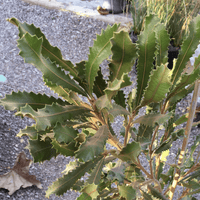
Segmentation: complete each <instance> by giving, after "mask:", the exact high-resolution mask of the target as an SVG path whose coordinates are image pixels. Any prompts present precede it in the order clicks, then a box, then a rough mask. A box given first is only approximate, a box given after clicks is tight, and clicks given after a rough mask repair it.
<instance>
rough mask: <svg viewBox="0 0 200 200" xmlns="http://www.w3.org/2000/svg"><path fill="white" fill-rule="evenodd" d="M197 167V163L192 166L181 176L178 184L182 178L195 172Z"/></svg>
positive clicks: (199, 164)
mask: <svg viewBox="0 0 200 200" xmlns="http://www.w3.org/2000/svg"><path fill="white" fill-rule="evenodd" d="M199 167H200V163H197V164H196V165H193V166H192V167H191V168H190V169H189V170H188V171H187V172H186V173H185V174H184V175H183V176H181V177H180V178H179V179H178V182H179V181H181V180H182V179H183V178H184V177H186V176H187V175H188V174H190V173H191V172H193V171H195V170H196V169H197V168H199Z"/></svg>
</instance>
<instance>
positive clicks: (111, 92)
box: [104, 74, 132, 99]
mask: <svg viewBox="0 0 200 200" xmlns="http://www.w3.org/2000/svg"><path fill="white" fill-rule="evenodd" d="M131 84H132V82H131V81H130V77H129V76H128V74H123V75H122V77H121V79H120V80H118V79H115V80H114V81H113V82H109V83H108V87H107V88H106V89H105V90H104V92H105V94H106V95H107V96H108V99H111V98H112V97H114V96H115V95H116V94H117V92H118V91H119V90H120V89H121V88H124V87H127V86H129V85H131Z"/></svg>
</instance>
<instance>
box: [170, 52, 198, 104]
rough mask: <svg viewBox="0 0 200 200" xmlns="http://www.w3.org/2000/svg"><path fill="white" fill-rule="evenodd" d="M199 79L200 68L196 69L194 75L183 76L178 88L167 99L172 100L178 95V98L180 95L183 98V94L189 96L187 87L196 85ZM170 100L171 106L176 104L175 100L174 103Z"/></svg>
mask: <svg viewBox="0 0 200 200" xmlns="http://www.w3.org/2000/svg"><path fill="white" fill-rule="evenodd" d="M199 58H200V56H199ZM199 78H200V66H199V67H198V68H197V69H195V70H194V71H193V73H192V74H190V75H188V74H184V75H182V77H181V80H180V81H179V82H178V84H177V85H176V87H175V88H174V89H173V90H172V91H171V92H170V93H169V95H168V98H167V99H169V98H171V97H173V96H177V95H178V97H179V96H180V95H181V97H182V95H183V92H185V93H184V94H185V95H187V94H188V93H187V92H188V90H187V89H185V87H186V86H189V85H190V84H192V83H194V82H195V81H196V80H197V79H199ZM176 98H177V97H176ZM179 98H180V97H179ZM169 100H170V103H171V104H172V103H173V102H174V100H173V101H171V99H169Z"/></svg>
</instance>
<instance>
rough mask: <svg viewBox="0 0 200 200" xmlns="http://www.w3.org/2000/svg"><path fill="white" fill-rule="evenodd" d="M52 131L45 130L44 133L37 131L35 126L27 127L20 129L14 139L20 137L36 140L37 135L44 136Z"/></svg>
mask: <svg viewBox="0 0 200 200" xmlns="http://www.w3.org/2000/svg"><path fill="white" fill-rule="evenodd" d="M51 131H52V130H48V129H47V130H45V131H37V129H36V127H35V124H33V125H32V126H27V127H26V128H25V129H21V130H20V132H19V133H18V134H17V135H16V137H21V136H28V137H29V138H30V139H31V140H37V139H38V135H45V134H47V133H49V132H51Z"/></svg>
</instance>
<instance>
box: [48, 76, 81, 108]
mask: <svg viewBox="0 0 200 200" xmlns="http://www.w3.org/2000/svg"><path fill="white" fill-rule="evenodd" d="M44 82H45V85H46V86H47V87H49V88H50V89H51V90H53V91H54V92H55V93H57V94H58V95H59V96H60V97H62V98H63V99H64V100H65V101H67V102H68V103H70V104H74V105H76V106H77V105H80V102H81V100H80V98H79V97H78V95H77V94H76V93H75V92H73V91H70V90H69V89H67V88H63V87H62V86H60V85H57V84H55V83H52V82H50V81H48V80H47V79H45V78H44Z"/></svg>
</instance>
